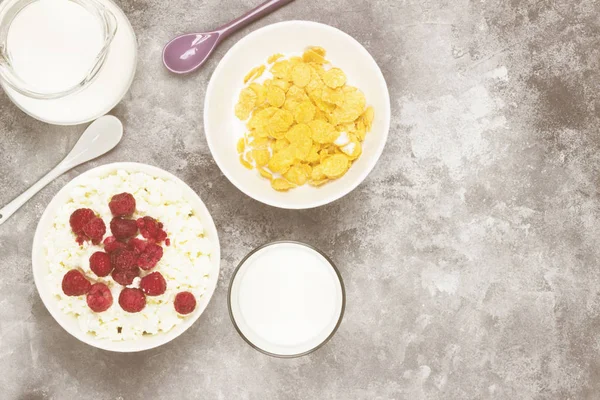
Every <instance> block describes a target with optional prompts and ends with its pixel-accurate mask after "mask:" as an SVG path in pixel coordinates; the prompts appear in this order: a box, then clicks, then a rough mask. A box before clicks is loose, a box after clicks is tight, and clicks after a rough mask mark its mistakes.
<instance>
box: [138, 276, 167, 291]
mask: <svg viewBox="0 0 600 400" xmlns="http://www.w3.org/2000/svg"><path fill="white" fill-rule="evenodd" d="M140 289H142V291H143V292H144V293H146V294H147V295H148V296H160V295H161V294H163V293H164V292H165V291H166V290H167V282H166V281H165V278H163V276H162V275H161V273H160V272H153V273H151V274H148V275H146V276H145V277H143V278H142V280H141V281H140Z"/></svg>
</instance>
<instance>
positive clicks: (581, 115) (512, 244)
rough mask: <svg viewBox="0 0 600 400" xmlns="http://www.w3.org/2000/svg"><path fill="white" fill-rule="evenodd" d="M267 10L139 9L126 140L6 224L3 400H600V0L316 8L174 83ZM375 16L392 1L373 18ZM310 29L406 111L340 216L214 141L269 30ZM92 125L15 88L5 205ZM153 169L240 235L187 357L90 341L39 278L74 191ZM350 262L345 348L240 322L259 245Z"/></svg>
mask: <svg viewBox="0 0 600 400" xmlns="http://www.w3.org/2000/svg"><path fill="white" fill-rule="evenodd" d="M256 3H258V0H226V1H215V0H211V1H198V0H172V1H158V0H137V1H136V0H131V1H125V0H122V1H120V5H121V6H122V7H123V9H124V11H125V12H126V14H127V15H128V16H129V18H130V19H131V21H132V24H133V26H134V28H135V30H136V32H137V34H138V39H139V55H140V60H139V66H138V73H137V77H136V79H135V82H134V84H133V87H132V89H131V91H130V93H129V94H128V95H127V96H126V98H125V99H124V101H123V102H122V103H121V105H119V106H118V107H117V108H116V109H115V110H114V114H115V115H117V116H118V117H119V118H121V119H122V120H123V122H124V125H125V127H126V135H125V137H124V140H123V142H122V143H121V144H120V145H119V147H118V148H117V149H116V150H114V151H113V152H111V153H110V154H108V155H106V156H105V157H103V158H101V159H99V160H96V161H94V162H91V163H89V164H88V165H84V166H82V167H81V168H78V169H77V170H75V171H71V172H70V173H68V174H67V175H66V176H63V177H62V178H60V179H58V180H57V181H56V182H54V183H52V184H51V185H50V186H48V187H47V188H46V189H44V190H43V191H42V192H41V193H40V194H39V195H38V196H36V197H35V198H34V199H33V200H32V201H31V202H29V203H28V204H27V205H26V206H25V207H24V208H23V209H22V210H20V211H19V212H18V213H17V214H16V215H15V216H14V217H13V218H12V219H10V220H9V221H8V222H7V223H6V224H4V225H3V226H2V227H0V260H1V261H0V264H1V267H0V271H1V272H2V275H1V278H0V388H2V389H1V390H2V392H1V393H2V394H0V397H1V398H3V399H5V398H6V399H15V398H19V399H67V398H74V399H75V398H76V399H123V398H124V399H130V398H131V399H134V398H145V399H150V398H178V399H186V398H194V399H199V398H205V399H226V400H229V399H261V400H262V399H275V398H277V399H343V400H346V399H598V398H600V358H599V355H598V354H599V351H600V339H599V338H600V332H599V329H598V328H599V327H600V268H599V265H598V262H599V257H600V243H599V241H600V224H598V218H599V216H598V211H599V193H598V185H599V184H600V180H599V177H600V174H599V171H598V170H599V169H600V155H599V154H600V152H599V150H600V149H599V148H600V140H599V139H600V137H599V135H600V133H599V130H598V126H599V125H600V100H599V97H598V89H599V85H600V69H599V67H600V65H599V64H600V23H599V19H598V15H600V5H599V4H598V3H597V2H596V1H594V0H540V1H520V0H511V1H490V0H487V1H484V0H472V1H468V0H458V1H448V0H438V1H433V0H428V1H422V0H410V1H409V0H381V1H377V2H375V1H373V2H365V1H360V0H352V1H344V0H332V1H308V0H298V1H296V2H294V3H292V4H291V5H289V6H287V7H285V8H284V9H282V10H280V11H279V12H277V13H275V14H273V15H270V16H269V17H267V18H265V19H264V20H262V21H260V22H258V23H256V24H254V25H252V26H251V27H249V28H247V29H245V30H244V31H243V32H240V33H238V34H237V35H235V37H232V38H230V39H229V40H228V41H227V42H226V43H224V44H223V45H222V46H221V47H220V48H219V49H218V50H217V52H216V53H215V54H214V55H213V56H212V57H211V59H210V61H209V62H208V64H207V65H206V67H204V68H203V69H202V70H201V71H199V72H198V73H196V74H193V75H191V76H187V77H185V78H179V77H175V76H172V75H169V74H168V73H167V72H166V71H165V69H164V68H163V67H162V65H161V62H160V52H161V47H162V45H163V44H164V43H165V42H166V41H167V40H168V39H169V38H171V37H172V36H173V35H174V34H176V33H180V32H183V31H194V30H198V29H208V28H211V27H214V26H216V25H218V24H220V23H224V22H226V21H228V20H230V19H232V18H234V17H236V16H238V15H239V14H241V13H242V12H243V11H245V10H246V9H249V8H251V7H252V6H254V5H256ZM369 3H371V4H369ZM289 19H308V20H315V21H320V22H324V23H327V24H330V25H333V26H336V27H338V28H340V29H342V30H344V31H346V32H348V33H349V34H351V35H352V36H354V37H355V38H356V39H358V40H359V41H360V42H361V43H363V44H364V45H365V47H366V48H367V49H368V50H369V51H370V52H371V53H372V54H373V56H374V57H375V59H376V60H377V62H378V63H379V65H380V66H381V69H382V70H383V73H384V75H385V77H386V79H387V82H388V85H389V88H390V94H391V98H392V115H393V120H392V128H391V131H390V138H389V142H388V145H387V147H386V149H385V152H384V154H383V156H382V158H381V160H380V162H379V164H378V165H377V167H376V168H375V170H374V171H373V173H372V174H371V175H370V176H369V177H368V178H367V180H366V181H365V182H364V183H363V184H362V185H361V186H360V187H359V188H358V189H357V190H355V191H354V192H353V193H351V194H350V195H348V196H347V197H345V198H344V199H342V200H340V201H337V202H335V203H333V204H331V205H329V206H326V207H321V208H319V209H315V210H308V211H284V210H278V209H274V208H271V207H268V206H264V205H262V204H259V203H257V202H255V201H253V200H251V199H250V198H248V197H246V196H244V195H243V194H242V193H240V192H239V191H238V190H236V189H235V188H234V187H233V186H232V185H231V184H230V183H229V182H228V181H227V180H226V179H225V177H224V176H223V175H222V174H221V173H220V172H219V169H218V168H217V166H216V165H215V163H214V161H213V160H212V158H211V156H210V154H209V150H208V148H207V145H206V141H205V138H204V136H203V134H202V106H203V99H204V90H205V88H206V85H207V83H208V80H209V78H210V75H211V72H212V71H213V69H214V68H215V66H216V64H217V62H218V61H219V59H220V58H221V57H222V56H223V54H224V53H225V52H226V51H227V49H228V48H229V47H230V46H231V45H233V43H234V42H235V41H236V40H237V39H239V38H241V37H243V36H244V35H245V34H246V33H248V32H250V31H251V30H254V29H257V28H258V27H260V26H262V25H266V24H270V23H273V22H276V21H282V20H289ZM82 130H83V127H81V126H80V127H68V128H65V127H51V126H47V125H45V124H42V123H39V122H36V121H34V120H33V119H31V118H29V117H27V116H25V115H23V114H22V113H21V112H20V111H19V110H18V109H17V108H16V107H14V106H13V105H12V104H11V103H10V102H9V101H8V99H7V98H6V97H5V96H4V95H3V94H1V95H0V151H1V154H2V157H1V158H0V188H1V190H0V204H4V203H6V202H8V201H9V200H11V199H12V198H13V197H14V196H15V195H17V194H18V193H20V192H21V191H22V190H24V189H25V188H27V187H28V186H29V185H30V184H31V183H32V182H34V181H35V180H37V179H38V178H39V177H40V176H42V175H43V174H44V173H45V172H46V171H47V170H49V169H50V168H51V167H52V166H54V165H55V164H56V163H57V162H58V161H59V160H60V159H61V158H62V157H63V156H64V155H65V154H66V153H67V152H68V150H69V149H70V148H71V146H72V145H73V144H74V143H75V141H76V139H77V137H78V135H79V134H80V133H81V131H82ZM113 161H140V162H145V163H149V164H153V165H156V166H159V167H161V168H164V169H166V170H168V171H170V172H173V173H175V174H176V175H178V176H180V177H181V178H182V179H183V180H185V181H186V182H187V183H189V184H190V185H191V186H192V187H193V188H194V189H195V190H196V191H197V192H198V193H199V194H200V195H201V197H202V198H203V199H204V201H205V202H206V203H207V205H208V207H209V208H210V210H211V211H212V213H213V216H214V218H215V222H216V224H217V226H218V228H219V230H220V235H221V240H222V242H221V245H222V250H223V260H222V274H221V277H220V281H219V287H218V290H217V292H216V295H215V296H214V298H213V300H212V302H211V304H210V306H209V307H208V310H207V311H206V313H205V314H204V315H203V316H202V317H201V319H200V320H199V322H198V323H196V324H195V325H194V326H193V327H192V328H191V329H190V330H189V331H187V332H186V333H185V334H184V335H183V336H182V337H180V338H179V339H177V340H175V341H174V342H172V343H170V344H168V345H165V346H163V347H161V348H159V349H156V350H152V351H148V352H145V353H141V354H132V355H126V354H112V353H109V352H104V351H101V350H96V349H94V348H91V347H89V346H87V345H85V344H82V343H79V342H78V341H77V340H75V339H73V338H72V337H70V336H69V335H68V334H67V333H65V332H64V331H63V330H62V328H60V327H59V326H58V325H57V323H56V322H54V320H53V319H52V318H51V317H50V315H49V314H48V312H47V311H46V309H45V308H44V306H43V305H42V303H41V301H40V299H39V297H38V295H37V292H36V289H35V287H34V284H33V281H32V275H31V262H30V250H31V242H32V238H33V233H34V229H35V227H36V223H37V220H38V218H39V217H40V215H41V213H42V211H43V210H44V207H45V206H46V205H47V204H48V202H49V201H50V199H51V198H52V196H53V195H54V194H55V193H56V192H57V191H58V190H59V189H60V188H61V187H62V186H63V185H64V184H65V183H67V182H68V181H69V180H70V179H72V178H73V177H75V176H76V175H78V174H79V173H81V172H82V171H84V170H87V169H89V168H91V167H93V166H96V165H100V164H104V163H108V162H113ZM281 238H288V239H300V240H304V241H307V242H309V243H313V244H315V245H317V246H318V247H320V248H322V249H323V250H324V251H326V252H327V253H329V254H330V255H331V256H332V257H333V258H334V259H335V261H336V262H337V263H338V265H339V266H340V268H341V270H342V274H343V276H344V278H345V281H346V287H347V292H348V300H349V303H348V308H347V314H346V317H345V320H344V323H343V324H342V326H341V328H340V330H339V332H338V334H337V335H336V336H335V337H334V339H333V340H332V341H331V342H330V343H329V344H328V345H327V346H326V347H325V348H323V349H321V350H320V351H318V352H316V353H314V354H312V355H310V356H307V357H303V358H300V359H295V360H279V359H273V358H269V357H267V356H264V355H262V354H260V353H258V352H256V351H254V350H252V349H251V348H250V347H249V346H247V345H246V344H245V343H244V342H243V341H242V339H240V338H239V337H238V335H237V333H236V332H235V330H234V329H233V327H232V325H231V323H230V321H229V317H228V315H227V306H226V289H227V286H228V281H229V278H230V276H231V273H232V270H233V268H234V266H235V265H236V263H237V262H238V261H239V260H240V259H241V258H242V256H243V255H244V254H245V253H246V252H247V251H249V250H250V249H252V248H253V247H255V246H256V245H258V244H260V243H263V242H266V241H269V240H273V239H281Z"/></svg>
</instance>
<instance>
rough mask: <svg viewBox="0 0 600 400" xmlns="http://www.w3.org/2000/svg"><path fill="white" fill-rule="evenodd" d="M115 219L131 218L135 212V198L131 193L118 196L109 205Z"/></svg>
mask: <svg viewBox="0 0 600 400" xmlns="http://www.w3.org/2000/svg"><path fill="white" fill-rule="evenodd" d="M108 207H109V208H110V212H111V213H112V214H113V215H114V216H115V217H129V216H131V215H133V213H134V212H135V198H134V197H133V195H131V194H130V193H121V194H116V195H114V196H113V197H112V199H110V202H109V203H108Z"/></svg>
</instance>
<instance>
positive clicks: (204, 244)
mask: <svg viewBox="0 0 600 400" xmlns="http://www.w3.org/2000/svg"><path fill="white" fill-rule="evenodd" d="M122 192H128V193H131V194H133V196H134V197H135V199H136V212H135V214H134V216H133V217H134V218H138V217H142V216H146V215H149V216H152V217H153V218H156V219H158V220H159V221H160V222H162V223H163V224H164V229H165V230H166V231H167V234H168V237H169V239H170V246H166V245H164V244H163V251H164V254H163V257H162V259H161V260H160V261H159V262H158V264H157V265H156V267H154V268H153V269H152V270H150V271H142V275H145V274H147V273H150V272H155V271H158V272H160V273H161V274H162V275H163V276H164V278H165V280H166V281H167V290H166V292H165V293H164V294H162V295H160V296H147V297H146V306H145V308H144V309H143V310H142V311H140V312H138V313H128V312H126V311H124V310H123V309H121V307H120V306H119V302H118V299H119V293H120V292H121V290H122V289H123V287H122V286H121V285H119V284H118V283H116V282H114V280H112V278H111V276H110V275H108V276H107V277H104V278H102V277H97V276H96V275H95V274H94V273H93V272H91V270H90V267H89V257H90V256H91V255H92V254H93V253H94V252H95V251H101V250H102V249H103V247H102V246H101V245H98V246H97V245H93V244H91V242H86V243H84V244H83V246H79V245H78V244H77V243H76V242H75V236H74V234H73V233H72V231H71V227H70V225H69V217H70V215H71V213H72V212H73V211H75V210H76V209H78V208H91V209H92V210H94V211H95V212H96V213H98V214H99V215H100V217H101V218H102V219H103V220H104V223H105V224H106V227H107V233H106V234H105V236H104V237H105V238H106V237H107V236H109V235H110V234H111V233H110V227H109V225H110V221H111V219H112V214H111V212H110V209H109V207H108V203H109V201H110V198H111V197H112V196H113V195H115V194H118V193H122ZM32 261H33V276H34V279H35V284H36V286H37V289H38V292H39V293H40V297H41V298H42V301H43V302H44V304H45V306H46V308H47V309H48V311H49V312H50V314H52V316H53V317H54V319H56V321H57V322H58V323H59V324H60V325H61V326H62V327H63V328H64V329H65V330H67V331H68V332H69V333H70V334H71V335H73V336H75V337H76V338H78V339H79V340H81V341H83V342H85V343H87V344H90V345H92V346H95V347H98V348H102V349H105V350H111V351H119V352H132V351H141V350H147V349H151V348H154V347H157V346H160V345H162V344H164V343H167V342H169V341H171V340H173V339H174V338H176V337H177V336H179V335H180V334H181V333H183V332H184V331H185V330H186V329H187V328H189V327H190V326H191V325H192V324H193V323H194V322H195V321H196V320H197V319H198V317H199V316H200V315H201V314H202V312H203V311H204V309H205V308H206V306H207V305H208V302H209V300H210V298H211V296H212V294H213V293H214V290H215V288H216V285H217V280H218V276H219V262H220V248H219V239H218V236H217V229H216V227H215V225H214V222H213V220H212V217H211V216H210V213H209V212H208V210H207V208H206V206H205V205H204V203H203V202H202V200H200V198H199V197H198V195H197V194H196V193H195V192H194V191H193V190H192V189H191V188H190V187H189V186H188V185H186V184H185V183H184V182H183V181H181V180H180V179H178V178H177V177H175V176H174V175H172V174H170V173H168V172H166V171H163V170H161V169H159V168H156V167H152V166H149V165H144V164H137V163H114V164H108V165H103V166H100V167H97V168H94V169H92V170H89V171H87V172H85V173H83V174H82V175H80V176H78V177H77V178H75V179H73V180H72V181H71V182H69V183H68V184H67V185H66V186H65V187H64V188H63V189H62V190H60V191H59V192H58V194H57V195H56V196H55V197H54V198H53V199H52V201H51V202H50V204H49V205H48V207H47V208H46V210H45V211H44V214H43V215H42V217H41V219H40V222H39V224H38V227H37V230H36V233H35V237H34V241H33V250H32ZM73 268H80V269H81V270H82V271H83V272H84V273H85V275H86V276H87V277H88V279H89V280H90V281H92V283H94V282H102V283H105V284H106V285H107V286H109V288H110V289H111V292H112V296H113V304H112V306H111V307H110V308H109V309H108V310H106V311H104V312H101V313H95V312H93V311H92V310H91V309H90V308H89V307H88V305H87V302H86V298H85V295H84V296H67V295H65V294H64V293H63V291H62V288H61V283H62V278H63V276H64V274H65V273H66V272H67V271H69V270H71V269H73ZM139 281H140V278H136V279H135V280H134V282H133V284H132V285H129V286H128V287H138V286H139ZM180 291H189V292H192V293H193V294H194V296H195V298H196V301H197V304H196V308H195V310H194V311H193V312H192V313H190V314H188V315H179V314H178V313H177V312H176V311H175V308H174V306H173V300H174V297H175V295H176V294H177V293H178V292H180Z"/></svg>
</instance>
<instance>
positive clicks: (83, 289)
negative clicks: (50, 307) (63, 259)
mask: <svg viewBox="0 0 600 400" xmlns="http://www.w3.org/2000/svg"><path fill="white" fill-rule="evenodd" d="M91 286H92V284H91V283H90V281H88V280H87V279H86V277H85V275H83V274H82V273H81V271H79V270H78V269H72V270H70V271H69V272H67V273H66V274H65V276H63V280H62V290H63V292H64V293H65V294H66V295H67V296H81V295H83V294H86V293H87V292H89V291H90V287H91Z"/></svg>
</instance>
